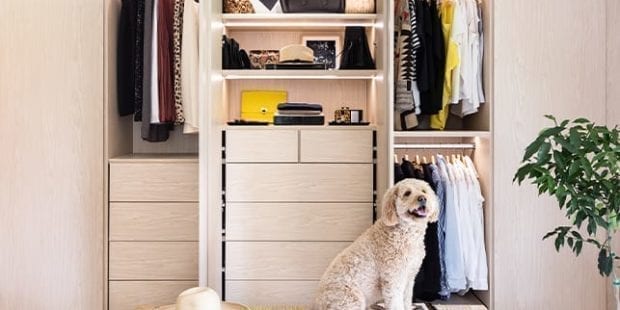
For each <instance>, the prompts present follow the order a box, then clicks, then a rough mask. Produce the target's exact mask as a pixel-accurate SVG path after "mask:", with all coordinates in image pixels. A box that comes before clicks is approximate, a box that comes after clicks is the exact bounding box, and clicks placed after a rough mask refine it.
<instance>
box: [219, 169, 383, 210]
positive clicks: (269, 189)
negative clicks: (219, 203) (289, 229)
mask: <svg viewBox="0 0 620 310" xmlns="http://www.w3.org/2000/svg"><path fill="white" fill-rule="evenodd" d="M226 171H227V174H226V198H227V200H228V201H229V202H290V201H295V202H372V165H370V164H264V165H250V164H245V165H244V164H228V165H226Z"/></svg>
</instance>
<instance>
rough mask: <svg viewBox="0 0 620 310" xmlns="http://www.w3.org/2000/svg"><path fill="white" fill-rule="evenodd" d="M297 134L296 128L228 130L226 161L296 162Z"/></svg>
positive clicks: (297, 156)
mask: <svg viewBox="0 0 620 310" xmlns="http://www.w3.org/2000/svg"><path fill="white" fill-rule="evenodd" d="M298 135H299V133H298V131H297V130H228V131H226V162H229V163H235V162H238V163H247V162H252V163H262V162H276V163H277V162H280V163H296V162H297V161H298V160H299V155H298V150H299V143H298Z"/></svg>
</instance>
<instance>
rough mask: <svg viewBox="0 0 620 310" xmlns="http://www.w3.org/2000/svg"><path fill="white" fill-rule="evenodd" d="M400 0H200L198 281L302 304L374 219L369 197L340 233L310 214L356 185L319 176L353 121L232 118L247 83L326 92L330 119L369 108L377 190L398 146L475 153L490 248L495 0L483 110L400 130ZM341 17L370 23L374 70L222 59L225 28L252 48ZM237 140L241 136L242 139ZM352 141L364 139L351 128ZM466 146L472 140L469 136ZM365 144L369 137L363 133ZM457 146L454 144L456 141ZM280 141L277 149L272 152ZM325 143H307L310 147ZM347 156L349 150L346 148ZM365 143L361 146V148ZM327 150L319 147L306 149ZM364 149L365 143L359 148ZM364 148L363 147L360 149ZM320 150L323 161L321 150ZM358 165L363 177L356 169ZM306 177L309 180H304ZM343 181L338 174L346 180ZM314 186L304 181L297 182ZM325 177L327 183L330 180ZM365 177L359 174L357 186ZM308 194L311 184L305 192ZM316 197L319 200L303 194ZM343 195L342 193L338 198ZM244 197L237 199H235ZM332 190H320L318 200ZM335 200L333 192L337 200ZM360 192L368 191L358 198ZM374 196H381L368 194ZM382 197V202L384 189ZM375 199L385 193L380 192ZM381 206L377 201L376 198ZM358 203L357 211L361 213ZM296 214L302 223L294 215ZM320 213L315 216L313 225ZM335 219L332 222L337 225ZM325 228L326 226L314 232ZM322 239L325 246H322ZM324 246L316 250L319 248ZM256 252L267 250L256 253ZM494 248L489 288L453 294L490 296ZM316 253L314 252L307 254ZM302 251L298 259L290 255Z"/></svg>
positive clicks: (264, 300) (322, 95)
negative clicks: (284, 0)
mask: <svg viewBox="0 0 620 310" xmlns="http://www.w3.org/2000/svg"><path fill="white" fill-rule="evenodd" d="M394 5H395V4H394V1H377V10H376V14H271V15H266V14H223V13H222V12H223V10H222V3H221V1H212V2H203V3H201V10H200V18H201V35H200V37H201V38H203V40H201V42H200V44H201V51H202V52H201V55H200V57H201V61H200V71H201V81H200V83H201V87H200V91H201V102H203V103H204V105H202V106H201V109H202V111H201V113H200V114H201V117H203V119H202V120H201V124H202V128H201V130H202V135H201V148H200V164H201V165H200V167H201V170H202V171H201V172H202V173H201V184H204V185H205V187H204V188H203V191H201V197H200V202H201V212H202V213H201V214H202V215H201V218H200V220H201V232H200V239H201V251H200V255H201V259H200V263H201V265H200V267H201V268H200V283H201V285H208V286H210V287H213V288H215V289H216V290H217V291H218V292H220V293H224V294H225V297H226V298H227V299H230V300H236V301H240V302H247V303H251V304H291V303H293V304H299V303H302V304H303V303H307V302H308V301H310V300H311V299H310V298H311V296H312V295H313V293H314V289H315V285H314V284H316V280H317V277H320V274H321V273H322V271H323V270H324V266H323V265H324V264H326V263H327V262H329V261H330V260H331V258H333V256H335V254H336V253H337V252H338V251H339V249H341V248H343V247H344V246H346V243H340V242H343V241H344V242H350V241H351V240H352V239H353V238H349V237H352V236H353V233H354V232H355V231H360V229H362V227H363V226H367V225H369V224H370V223H368V218H367V216H368V215H367V214H368V213H366V215H364V214H363V213H365V212H366V211H364V212H362V211H363V210H364V209H365V208H366V207H364V206H363V205H359V209H356V210H359V212H360V213H359V216H360V217H359V218H358V219H359V223H355V224H354V222H344V225H343V226H342V227H338V230H347V229H350V231H349V232H348V233H351V236H349V235H348V233H343V232H340V234H343V235H344V236H349V237H343V238H334V237H333V236H335V234H332V233H333V232H335V231H333V229H334V228H333V227H332V226H323V225H324V223H323V224H321V223H318V222H317V223H314V222H312V221H313V220H315V219H321V218H322V217H327V218H331V219H336V218H337V216H338V214H339V212H341V211H342V210H339V209H336V208H333V207H334V206H333V203H334V202H338V200H337V199H339V198H343V197H346V195H347V194H350V193H351V192H348V188H349V187H353V188H354V190H355V187H356V186H357V185H362V184H361V183H359V182H356V183H354V184H353V185H347V186H343V187H342V188H336V187H333V188H332V189H333V190H334V191H340V192H341V194H340V195H338V196H334V197H331V196H329V193H328V192H329V189H330V188H331V186H330V184H329V183H325V182H316V181H318V180H320V178H321V177H326V176H327V177H329V174H330V173H334V172H336V171H337V169H338V167H339V166H342V168H343V169H344V170H343V174H342V175H343V176H344V177H347V175H346V173H344V172H345V171H351V170H350V168H348V167H346V165H349V164H350V163H355V162H356V161H355V160H353V159H347V160H345V161H344V162H343V163H339V161H338V156H335V155H332V154H330V151H336V152H337V151H338V149H336V150H334V148H335V147H336V148H339V147H342V149H343V150H346V148H347V146H346V144H344V145H345V146H343V144H340V143H338V142H337V141H339V137H340V136H342V135H347V134H349V133H353V132H358V131H361V132H365V131H366V132H368V131H369V129H368V128H366V130H363V129H360V128H357V129H350V128H347V129H345V128H337V127H330V126H318V127H301V128H286V127H264V126H263V127H261V126H259V127H254V126H252V127H249V126H248V127H237V126H227V125H226V123H227V122H228V121H231V120H233V119H238V118H240V114H241V111H240V110H241V108H240V101H241V99H240V94H241V91H243V90H286V91H288V94H289V101H308V102H319V103H322V104H323V107H324V111H325V115H326V117H327V119H329V118H330V117H331V115H333V112H334V110H336V109H339V108H340V107H342V106H349V107H351V108H356V109H363V110H364V112H365V114H366V115H368V121H370V123H371V128H372V129H373V130H374V132H375V137H376V139H375V146H376V150H375V154H376V159H375V165H374V166H375V169H376V171H375V173H374V180H373V181H374V183H375V185H374V186H373V185H372V184H370V182H371V180H370V179H367V178H366V177H362V176H360V177H361V180H364V179H365V178H366V179H367V180H368V182H369V183H368V184H366V185H365V186H366V187H367V188H368V189H372V188H374V191H372V192H371V193H372V194H373V195H375V196H378V197H374V198H378V199H380V198H381V194H382V193H384V192H385V190H386V189H387V187H388V186H390V185H391V184H392V183H393V181H392V180H393V177H394V176H393V166H392V162H393V160H392V158H394V157H393V156H394V155H397V156H398V157H403V156H404V155H405V154H409V156H415V155H420V156H427V158H429V159H430V158H431V154H432V155H434V154H438V153H442V154H448V155H450V154H457V153H458V154H463V155H469V156H470V157H471V158H472V159H473V161H474V162H475V164H476V166H477V169H478V173H479V174H480V181H481V184H482V187H483V189H482V190H483V194H484V196H485V199H486V203H485V205H484V210H485V220H486V227H487V229H486V231H485V239H486V249H487V253H488V254H490V253H492V235H491V233H490V232H491V230H490V229H488V228H490V227H491V225H490V223H491V219H492V213H491V212H492V189H491V182H492V179H491V178H492V171H491V168H490V167H491V165H492V162H491V158H492V148H491V142H492V141H491V137H492V134H491V130H492V120H491V106H492V98H493V97H492V84H491V83H492V76H491V74H492V57H490V55H492V50H491V40H492V29H491V26H492V10H491V3H488V2H484V3H483V4H482V7H483V15H484V29H485V35H486V38H485V46H484V47H485V54H484V77H485V95H486V99H487V100H486V103H485V104H483V105H482V106H481V107H480V110H479V113H477V114H474V115H472V116H469V117H465V118H464V119H463V120H462V121H461V122H460V125H459V126H460V128H459V130H446V131H395V130H394V120H395V118H396V116H395V115H394V114H395V113H394V112H393V111H394V100H393V98H394V95H395V87H394V82H395V81H394V62H395V60H394V59H393V58H394V57H393V55H394V51H395V50H394V46H393V42H395V37H394V36H395V35H394V33H393V30H394V27H393V26H392V25H394V18H395V16H394ZM346 26H363V27H365V29H366V32H367V36H368V38H369V42H370V45H371V46H370V47H371V51H372V53H373V55H374V59H375V62H376V64H377V69H376V70H332V71H312V70H302V71H298V70H294V71H282V70H224V69H223V68H222V62H221V59H222V55H221V49H220V46H221V38H222V35H226V36H227V37H229V38H234V39H235V40H237V41H238V42H239V43H240V46H241V48H243V49H246V50H277V49H279V48H281V47H282V46H284V45H287V44H293V43H300V42H301V40H302V37H304V36H307V35H312V36H329V35H331V36H333V35H340V36H341V38H340V41H341V42H342V35H343V33H344V27H346ZM306 135H307V136H311V135H313V136H314V137H313V139H315V141H314V143H315V144H316V145H317V147H316V148H312V149H307V148H304V137H305V136H306ZM240 141H242V142H240ZM350 141H353V145H355V144H360V145H364V144H362V143H358V142H357V141H359V140H357V139H355V138H353V139H351V140H350ZM462 146H467V147H466V148H463V147H462ZM365 147H368V145H365ZM450 147H452V148H450ZM274 150H277V151H275V152H274ZM308 150H309V151H311V152H312V153H316V152H319V153H322V154H304V151H308ZM344 154H346V155H348V156H354V154H353V153H352V152H347V151H344ZM360 154H365V153H360ZM315 155H320V156H319V157H318V158H319V159H316V158H314V159H313V157H308V158H305V157H304V156H315ZM356 155H359V154H356ZM364 156H366V155H364ZM323 159H325V161H324V160H323ZM323 162H325V163H330V164H329V165H332V162H333V163H336V164H335V165H334V166H333V167H330V168H329V169H327V171H325V172H321V171H320V169H308V170H306V169H305V165H308V164H309V163H312V165H317V164H318V165H321V164H322V163H323ZM360 177H358V178H357V180H360ZM306 182H309V183H306ZM339 184H341V183H339ZM304 186H306V187H308V189H309V191H308V192H307V193H304V192H302V191H300V192H299V193H298V192H297V191H298V189H299V188H302V187H304ZM323 187H324V188H323ZM362 188H363V186H362ZM368 189H364V190H362V191H360V193H359V194H355V195H352V196H350V197H349V198H348V200H347V201H348V202H347V204H349V207H350V208H357V207H356V206H355V205H357V204H368V203H369V201H365V200H364V199H363V198H362V196H360V195H363V194H364V193H366V195H368ZM309 196H311V197H310V198H309ZM306 199H310V200H312V199H315V200H319V201H306ZM334 199H336V200H334ZM237 200H238V201H237ZM321 200H325V201H321ZM330 200H331V201H330ZM362 200H364V201H362ZM373 200H374V199H373ZM376 204H379V202H378V201H377V202H376ZM379 205H380V204H379ZM375 211H377V212H378V211H380V210H375ZM356 214H357V213H356ZM296 223H297V224H300V225H301V226H297V227H295V228H293V227H291V226H290V225H289V224H291V225H295V224H296ZM313 225H315V226H313ZM330 229H331V230H330ZM319 232H320V233H319ZM316 242H322V243H324V244H325V245H330V246H329V247H325V246H321V247H320V248H319V247H317V250H316V251H315V250H312V247H314V246H317V244H316ZM319 249H320V250H319ZM257 257H260V258H259V259H258V260H257ZM488 257H489V269H490V273H491V274H490V286H491V287H490V290H489V291H484V292H475V294H468V296H466V298H464V299H461V298H458V297H456V298H454V299H455V301H456V302H462V303H467V304H482V303H484V304H486V305H488V306H491V305H492V303H493V301H492V294H490V293H489V292H492V286H493V281H492V280H493V279H492V270H493V268H492V263H493V262H492V260H491V259H492V256H491V255H488ZM308 258H310V261H311V262H310V263H309V262H308ZM293 261H297V264H291V262H293Z"/></svg>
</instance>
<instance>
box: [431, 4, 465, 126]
mask: <svg viewBox="0 0 620 310" xmlns="http://www.w3.org/2000/svg"><path fill="white" fill-rule="evenodd" d="M454 6H455V3H454V2H453V1H451V0H445V1H442V3H441V7H440V8H439V12H440V14H441V28H442V30H443V36H444V41H445V45H446V74H445V78H444V83H443V96H442V102H441V106H442V110H441V111H439V113H438V114H435V115H432V116H431V128H433V129H440V130H443V129H444V128H445V127H446V122H447V121H448V115H449V114H450V108H449V107H448V104H449V102H450V97H451V96H452V71H453V70H454V68H456V67H457V66H458V65H459V63H460V57H459V47H458V45H457V44H456V43H455V42H454V41H453V40H451V39H450V33H451V32H452V23H453V21H454Z"/></svg>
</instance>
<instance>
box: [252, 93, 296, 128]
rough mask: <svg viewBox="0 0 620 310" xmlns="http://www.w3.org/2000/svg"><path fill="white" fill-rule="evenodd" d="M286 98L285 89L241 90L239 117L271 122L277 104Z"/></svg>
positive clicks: (283, 101) (285, 100)
mask: <svg viewBox="0 0 620 310" xmlns="http://www.w3.org/2000/svg"><path fill="white" fill-rule="evenodd" d="M287 100H288V93H287V92H285V91H269V90H247V91H243V92H241V118H242V119H244V120H246V121H261V122H269V123H273V116H274V115H275V113H276V111H277V110H278V104H280V103H285V102H287Z"/></svg>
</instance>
